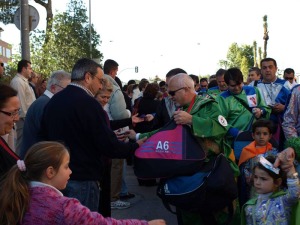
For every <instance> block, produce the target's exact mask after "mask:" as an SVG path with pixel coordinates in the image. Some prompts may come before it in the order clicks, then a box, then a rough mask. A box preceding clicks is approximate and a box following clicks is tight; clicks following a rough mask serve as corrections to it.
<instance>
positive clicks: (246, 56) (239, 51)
mask: <svg viewBox="0 0 300 225" xmlns="http://www.w3.org/2000/svg"><path fill="white" fill-rule="evenodd" d="M219 65H220V66H221V67H223V68H225V69H227V68H232V67H237V68H239V69H240V70H241V71H242V72H243V75H244V77H245V79H246V78H247V75H248V70H249V68H250V67H252V66H253V65H254V56H253V46H250V45H242V46H239V45H238V44H237V43H232V44H231V46H230V47H229V49H228V52H227V60H220V61H219Z"/></svg>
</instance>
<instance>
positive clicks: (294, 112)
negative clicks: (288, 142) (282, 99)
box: [282, 88, 300, 139]
mask: <svg viewBox="0 0 300 225" xmlns="http://www.w3.org/2000/svg"><path fill="white" fill-rule="evenodd" d="M299 93H300V92H299V90H298V88H297V89H295V90H294V91H293V93H292V95H291V99H290V102H289V105H288V107H287V110H286V112H285V113H284V116H283V122H282V129H283V131H284V135H285V137H286V138H287V139H289V138H292V137H298V133H297V130H296V126H297V123H298V119H299V109H300V108H299V107H300V105H299V101H300V94H299Z"/></svg>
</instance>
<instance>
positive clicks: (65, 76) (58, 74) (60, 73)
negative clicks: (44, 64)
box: [47, 70, 71, 91]
mask: <svg viewBox="0 0 300 225" xmlns="http://www.w3.org/2000/svg"><path fill="white" fill-rule="evenodd" d="M62 80H71V74H70V73H68V72H66V71H64V70H57V71H53V73H52V74H51V77H50V78H49V79H48V82H47V90H48V91H50V90H51V86H52V85H55V84H58V85H60V82H61V81H62Z"/></svg>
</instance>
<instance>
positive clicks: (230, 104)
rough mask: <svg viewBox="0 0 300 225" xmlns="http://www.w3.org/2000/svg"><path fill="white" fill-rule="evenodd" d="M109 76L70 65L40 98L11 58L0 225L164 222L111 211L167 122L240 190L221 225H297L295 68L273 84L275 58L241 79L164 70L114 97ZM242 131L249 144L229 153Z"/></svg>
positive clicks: (93, 67) (2, 93)
mask: <svg viewBox="0 0 300 225" xmlns="http://www.w3.org/2000/svg"><path fill="white" fill-rule="evenodd" d="M0 63H1V61H0ZM118 66H119V65H118V63H117V62H116V61H114V60H112V59H108V60H106V61H105V62H104V66H103V68H102V66H101V65H99V64H97V63H96V62H94V61H93V60H90V59H86V58H82V59H79V60H78V61H77V62H76V63H75V65H74V67H73V69H72V72H71V74H70V73H68V72H66V71H64V70H59V71H53V73H52V74H51V75H50V77H49V79H47V80H44V81H42V82H41V83H43V84H46V86H45V89H44V90H43V92H42V93H41V90H39V91H38V89H37V86H36V85H37V82H38V79H39V78H40V77H39V75H38V74H37V73H34V72H33V71H32V66H31V62H30V61H28V60H21V61H19V63H18V74H17V75H16V76H15V77H14V78H13V79H12V81H11V83H10V85H7V84H0V135H1V137H0V147H1V148H0V151H1V155H0V156H1V158H0V161H1V166H0V180H1V184H0V190H1V192H0V199H1V201H0V206H1V207H0V208H1V209H0V223H1V224H18V223H19V224H32V223H37V224H39V221H42V220H43V221H46V222H44V224H50V223H52V224H124V225H125V224H128V225H129V224H151V225H156V224H157V225H160V224H165V221H164V220H163V215H162V219H155V218H153V219H154V220H152V221H148V222H147V221H144V220H134V219H132V220H115V219H113V218H111V210H115V209H119V210H120V209H126V208H129V207H131V204H130V202H129V201H127V200H128V199H130V198H134V197H135V194H134V193H131V192H130V190H129V188H128V186H127V184H126V167H127V163H128V164H132V158H133V154H134V151H135V150H136V149H137V148H138V147H139V146H141V145H142V144H143V143H144V142H145V141H146V140H147V138H148V137H150V136H151V135H153V133H156V132H159V129H160V128H162V127H164V125H165V124H167V123H168V122H169V121H170V120H172V119H174V121H175V123H176V124H184V125H188V126H190V127H191V131H192V134H193V135H194V136H195V137H196V139H197V140H198V141H199V143H200V144H201V145H202V147H203V149H204V150H205V153H206V155H207V161H209V160H210V157H212V156H215V155H218V154H220V153H223V154H224V155H225V156H226V158H227V159H228V162H229V164H230V166H231V168H232V170H233V172H234V173H233V174H234V176H235V177H236V180H237V184H236V185H237V186H238V190H239V194H238V199H237V200H236V201H235V202H234V209H235V211H234V217H233V218H232V220H231V221H230V223H228V224H297V222H300V220H299V219H300V218H297V215H296V213H295V212H297V210H298V208H297V203H298V199H299V196H300V186H299V176H298V173H297V172H300V166H297V165H298V161H299V160H300V138H299V135H300V107H299V106H300V86H299V85H297V81H296V79H295V72H294V70H293V69H291V68H287V69H286V70H284V76H283V77H284V79H280V78H278V77H277V76H276V72H277V62H276V60H274V59H273V58H265V59H262V60H261V62H260V68H258V67H253V68H250V70H249V74H248V79H247V80H244V77H243V74H242V72H241V70H240V69H238V68H229V69H222V68H221V69H219V70H218V71H217V72H216V74H215V75H212V76H211V77H209V78H201V79H199V77H198V76H196V75H193V74H188V73H187V72H186V71H185V70H183V69H181V68H174V69H171V70H170V71H169V72H168V73H167V74H166V79H165V81H161V82H159V83H156V82H150V81H148V80H147V79H145V78H143V79H141V81H140V82H136V81H135V80H130V81H128V83H127V84H126V85H124V87H123V84H122V82H121V81H120V79H119V78H118V77H117V73H118ZM1 67H2V69H1ZM3 70H4V65H3V63H1V64H0V75H3ZM0 77H1V76H0ZM245 131H249V141H248V142H247V144H245V146H243V149H242V151H241V153H240V154H236V152H235V147H234V146H235V145H234V144H235V143H236V142H237V140H238V138H239V136H240V135H241V134H242V133H244V132H245ZM133 163H134V162H133ZM138 181H139V184H140V185H145V186H152V185H157V179H152V180H147V181H144V180H138ZM3 190H5V191H3ZM8 193H9V194H8ZM41 199H42V201H41ZM299 210H300V208H299ZM176 212H177V220H178V224H179V225H198V224H199V225H202V224H203V225H214V224H223V223H224V222H225V221H226V222H228V221H227V217H226V215H227V214H228V209H227V208H225V209H223V210H221V211H218V212H212V213H211V215H209V218H210V219H209V220H208V219H207V218H208V217H207V215H204V214H201V213H196V212H189V211H187V210H183V209H181V208H180V207H177V210H176ZM44 215H47V216H44Z"/></svg>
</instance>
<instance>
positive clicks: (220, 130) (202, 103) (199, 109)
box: [139, 96, 239, 176]
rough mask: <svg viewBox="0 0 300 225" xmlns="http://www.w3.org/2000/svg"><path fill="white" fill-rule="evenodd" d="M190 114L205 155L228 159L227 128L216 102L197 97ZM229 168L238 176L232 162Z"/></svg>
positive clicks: (229, 150) (146, 135) (145, 135)
mask: <svg viewBox="0 0 300 225" xmlns="http://www.w3.org/2000/svg"><path fill="white" fill-rule="evenodd" d="M188 107H189V105H185V106H183V108H182V109H183V110H184V111H187V109H188ZM190 114H191V115H192V125H191V129H192V133H193V134H194V135H195V136H196V137H197V140H198V141H199V142H200V143H201V144H202V146H203V148H204V150H205V151H206V153H207V155H208V156H209V155H210V154H212V153H215V154H219V153H224V155H225V156H226V157H227V158H229V155H230V154H231V151H232V149H231V148H230V146H229V145H228V144H226V142H225V140H224V136H225V134H226V133H227V127H228V126H227V123H226V120H224V119H225V118H224V117H223V116H222V113H221V110H220V108H219V106H218V104H217V102H216V101H215V100H214V99H212V98H202V97H201V96H197V97H196V99H195V103H194V105H193V107H192V109H191V111H190ZM158 131H159V130H155V131H152V132H149V133H143V134H140V136H139V138H143V137H150V136H151V135H153V134H154V133H156V132H158ZM230 161H231V160H230ZM231 167H232V168H233V170H234V172H235V175H236V176H237V175H239V169H238V166H237V165H236V164H235V163H234V162H232V161H231Z"/></svg>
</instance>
